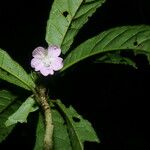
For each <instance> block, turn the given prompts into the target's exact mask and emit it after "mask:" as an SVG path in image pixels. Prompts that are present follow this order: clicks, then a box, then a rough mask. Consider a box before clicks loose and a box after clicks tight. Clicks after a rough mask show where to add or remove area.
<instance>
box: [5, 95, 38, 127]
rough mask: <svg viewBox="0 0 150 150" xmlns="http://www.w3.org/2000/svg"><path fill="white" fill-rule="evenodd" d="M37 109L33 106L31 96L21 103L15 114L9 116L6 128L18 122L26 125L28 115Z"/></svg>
mask: <svg viewBox="0 0 150 150" xmlns="http://www.w3.org/2000/svg"><path fill="white" fill-rule="evenodd" d="M37 109H38V106H36V105H35V101H34V99H33V98H32V96H31V97H28V98H27V99H26V101H25V102H24V103H22V105H21V106H20V107H19V109H18V110H17V111H16V112H15V113H13V114H12V115H11V116H9V118H8V120H7V121H6V123H5V124H6V126H10V125H13V124H16V123H18V122H20V123H24V122H25V123H26V122H27V117H28V115H29V113H30V112H34V111H36V110H37Z"/></svg>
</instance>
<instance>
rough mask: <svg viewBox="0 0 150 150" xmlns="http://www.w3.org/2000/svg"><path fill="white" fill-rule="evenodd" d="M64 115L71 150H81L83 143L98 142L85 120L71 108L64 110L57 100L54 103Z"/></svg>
mask: <svg viewBox="0 0 150 150" xmlns="http://www.w3.org/2000/svg"><path fill="white" fill-rule="evenodd" d="M55 103H56V104H57V105H58V107H59V108H60V109H61V111H62V112H63V114H64V117H65V119H66V123H67V127H68V131H69V136H70V140H71V144H72V149H73V150H83V149H84V145H83V143H84V142H85V141H90V142H99V139H98V137H97V135H96V132H95V131H94V129H93V128H92V125H91V123H90V122H88V121H87V120H85V119H83V118H82V116H81V115H79V114H78V113H77V112H76V110H75V109H74V108H73V107H71V106H70V107H69V108H66V107H65V106H64V105H63V104H62V103H61V102H60V101H59V100H58V101H56V102H55Z"/></svg>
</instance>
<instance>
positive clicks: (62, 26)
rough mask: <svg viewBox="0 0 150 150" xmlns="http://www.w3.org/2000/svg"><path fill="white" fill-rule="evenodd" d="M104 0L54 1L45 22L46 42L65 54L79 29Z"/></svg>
mask: <svg viewBox="0 0 150 150" xmlns="http://www.w3.org/2000/svg"><path fill="white" fill-rule="evenodd" d="M104 2H105V0H55V1H54V3H53V5H52V9H51V12H50V18H49V20H48V22H47V31H46V41H47V43H48V44H49V45H51V44H55V45H58V46H60V47H61V48H62V52H63V54H65V53H66V52H67V51H68V49H69V47H70V45H71V44H72V43H73V40H74V37H75V36H76V35H77V33H78V31H79V29H80V28H81V27H82V26H83V25H84V24H85V23H86V22H87V21H88V18H89V17H90V16H91V15H92V14H93V13H94V12H95V11H96V9H97V8H98V7H100V6H101V5H102V4H103V3H104Z"/></svg>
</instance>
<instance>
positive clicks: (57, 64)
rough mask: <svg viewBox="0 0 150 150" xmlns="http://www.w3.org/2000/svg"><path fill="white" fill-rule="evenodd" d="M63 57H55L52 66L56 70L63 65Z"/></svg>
mask: <svg viewBox="0 0 150 150" xmlns="http://www.w3.org/2000/svg"><path fill="white" fill-rule="evenodd" d="M62 61H63V59H62V58H60V57H56V58H54V59H53V61H52V62H51V68H52V69H53V70H54V71H58V70H60V69H61V68H62V67H63V62H62Z"/></svg>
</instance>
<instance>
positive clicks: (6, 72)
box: [0, 49, 35, 90]
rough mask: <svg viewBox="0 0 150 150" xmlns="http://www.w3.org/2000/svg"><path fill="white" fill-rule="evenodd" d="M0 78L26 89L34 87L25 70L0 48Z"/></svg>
mask: <svg viewBox="0 0 150 150" xmlns="http://www.w3.org/2000/svg"><path fill="white" fill-rule="evenodd" d="M0 78H1V79H3V80H6V81H8V82H10V83H13V84H15V85H17V86H20V87H22V88H25V89H27V90H32V89H34V87H35V84H34V82H33V80H32V79H31V77H30V76H29V75H28V74H27V73H26V72H25V70H24V69H23V68H22V67H21V66H20V65H19V64H18V63H16V62H15V61H14V60H13V59H12V58H11V57H10V56H9V55H8V54H7V52H5V51H4V50H2V49H0Z"/></svg>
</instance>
